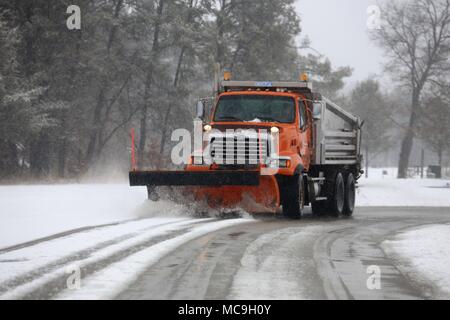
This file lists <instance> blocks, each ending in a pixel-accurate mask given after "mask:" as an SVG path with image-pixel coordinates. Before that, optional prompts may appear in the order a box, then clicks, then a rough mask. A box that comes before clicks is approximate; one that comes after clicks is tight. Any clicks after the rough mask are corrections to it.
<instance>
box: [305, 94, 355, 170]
mask: <svg viewBox="0 0 450 320" xmlns="http://www.w3.org/2000/svg"><path fill="white" fill-rule="evenodd" d="M320 99H321V101H322V103H323V107H322V110H321V115H320V119H319V120H317V121H315V122H314V133H315V134H314V136H315V139H314V144H315V148H314V150H315V154H314V155H315V157H314V159H313V162H312V164H313V165H314V164H316V165H354V164H359V163H360V162H361V154H360V144H361V120H360V119H359V118H358V117H357V116H355V115H353V114H351V113H350V112H348V111H345V110H344V109H343V108H341V107H339V106H338V105H336V104H335V103H333V102H331V101H330V100H328V99H327V98H324V97H322V98H320Z"/></svg>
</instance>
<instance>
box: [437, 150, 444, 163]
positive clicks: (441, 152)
mask: <svg viewBox="0 0 450 320" xmlns="http://www.w3.org/2000/svg"><path fill="white" fill-rule="evenodd" d="M442 149H443V148H442V146H439V150H438V152H437V154H438V160H439V163H438V164H439V166H440V167H441V168H442V155H443V150H442Z"/></svg>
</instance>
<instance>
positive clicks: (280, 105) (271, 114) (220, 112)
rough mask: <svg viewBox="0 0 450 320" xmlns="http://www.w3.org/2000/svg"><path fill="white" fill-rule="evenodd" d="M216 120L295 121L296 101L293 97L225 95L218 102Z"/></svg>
mask: <svg viewBox="0 0 450 320" xmlns="http://www.w3.org/2000/svg"><path fill="white" fill-rule="evenodd" d="M214 121H216V122H220V121H230V122H234V121H238V122H239V121H246V122H281V123H292V122H294V121H295V103H294V99H293V98H291V97H280V96H263V95H233V96H224V97H222V98H220V100H219V103H218V104H217V108H216V113H215V115H214Z"/></svg>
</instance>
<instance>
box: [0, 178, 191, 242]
mask: <svg viewBox="0 0 450 320" xmlns="http://www.w3.org/2000/svg"><path fill="white" fill-rule="evenodd" d="M146 196H147V191H146V189H145V188H130V187H129V186H128V185H126V184H123V185H122V184H103V185H94V184H92V185H31V186H0V249H1V248H4V247H7V246H11V245H15V244H18V243H23V242H26V241H31V240H34V239H38V238H42V237H46V236H50V235H53V234H57V233H61V232H65V231H68V230H73V229H77V228H84V227H89V226H97V225H102V224H110V223H115V222H122V221H127V220H135V219H138V218H141V217H142V216H143V215H145V216H155V215H164V216H165V217H167V216H169V217H170V216H177V215H182V214H183V211H184V208H182V207H181V206H177V205H175V204H172V203H170V204H168V203H166V202H162V203H146V201H145V199H146Z"/></svg>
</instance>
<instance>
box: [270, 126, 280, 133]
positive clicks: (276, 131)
mask: <svg viewBox="0 0 450 320" xmlns="http://www.w3.org/2000/svg"><path fill="white" fill-rule="evenodd" d="M270 132H272V133H278V132H280V129H278V128H277V127H272V128H270Z"/></svg>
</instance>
